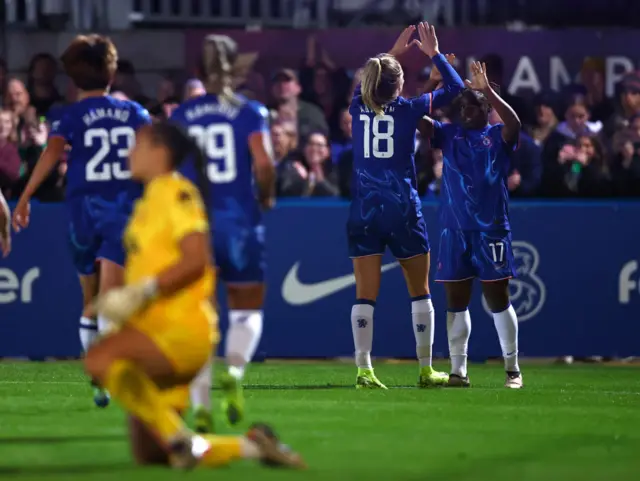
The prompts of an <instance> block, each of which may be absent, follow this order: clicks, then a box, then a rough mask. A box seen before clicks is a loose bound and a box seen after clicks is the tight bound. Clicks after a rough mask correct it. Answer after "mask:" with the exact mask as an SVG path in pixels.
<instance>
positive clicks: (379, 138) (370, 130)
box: [360, 114, 394, 159]
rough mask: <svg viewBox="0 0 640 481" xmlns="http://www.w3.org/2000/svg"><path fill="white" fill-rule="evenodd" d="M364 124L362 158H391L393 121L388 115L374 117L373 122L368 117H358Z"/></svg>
mask: <svg viewBox="0 0 640 481" xmlns="http://www.w3.org/2000/svg"><path fill="white" fill-rule="evenodd" d="M360 120H361V121H362V122H363V124H364V136H363V137H364V158H365V159H368V158H370V157H371V156H372V154H373V157H374V158H376V159H390V158H391V157H393V131H394V121H393V117H391V116H390V115H376V116H375V117H373V120H372V119H371V117H369V116H368V115H364V114H362V115H360ZM385 124H386V125H385Z"/></svg>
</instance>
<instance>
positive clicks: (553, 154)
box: [542, 95, 603, 196]
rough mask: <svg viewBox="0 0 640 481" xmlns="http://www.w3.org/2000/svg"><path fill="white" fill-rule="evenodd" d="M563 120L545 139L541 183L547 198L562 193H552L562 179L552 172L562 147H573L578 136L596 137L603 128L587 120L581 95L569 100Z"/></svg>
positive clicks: (588, 115)
mask: <svg viewBox="0 0 640 481" xmlns="http://www.w3.org/2000/svg"><path fill="white" fill-rule="evenodd" d="M564 118H565V121H564V122H562V123H560V124H559V125H558V126H557V127H556V130H555V131H554V132H553V133H552V134H551V135H549V137H547V140H546V142H545V145H544V150H543V152H542V158H543V162H544V168H543V176H544V178H543V182H542V183H543V186H544V188H545V193H546V195H548V196H555V195H557V194H558V192H560V191H564V189H563V188H560V190H559V191H555V193H553V192H554V187H553V184H554V182H555V181H557V180H558V179H560V178H561V177H562V176H560V175H558V174H559V173H557V172H554V169H555V168H558V167H559V166H560V165H561V164H558V159H559V157H558V155H559V152H560V150H561V149H562V147H563V146H564V145H565V144H573V145H575V141H576V139H577V138H578V137H579V136H582V135H588V136H591V135H598V134H600V132H601V131H602V127H603V125H602V122H591V121H590V120H589V118H590V112H589V108H588V107H587V104H586V102H585V98H584V96H583V95H574V96H572V97H571V98H570V99H569V101H568V102H567V105H566V108H565V112H564ZM547 174H548V175H547ZM547 177H548V178H547ZM554 179H555V181H554ZM558 187H559V185H556V187H555V188H558ZM546 189H550V190H546Z"/></svg>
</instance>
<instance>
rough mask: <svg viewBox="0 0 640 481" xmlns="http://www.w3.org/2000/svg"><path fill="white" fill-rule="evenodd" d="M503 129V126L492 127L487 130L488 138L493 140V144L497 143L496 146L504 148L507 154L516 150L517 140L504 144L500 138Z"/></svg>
mask: <svg viewBox="0 0 640 481" xmlns="http://www.w3.org/2000/svg"><path fill="white" fill-rule="evenodd" d="M503 129H504V124H496V125H492V126H491V127H490V128H489V137H491V140H493V142H494V143H497V145H502V146H504V148H505V150H506V151H507V152H513V151H515V150H517V149H518V144H519V140H516V141H515V142H505V140H504V138H503V137H502V130H503Z"/></svg>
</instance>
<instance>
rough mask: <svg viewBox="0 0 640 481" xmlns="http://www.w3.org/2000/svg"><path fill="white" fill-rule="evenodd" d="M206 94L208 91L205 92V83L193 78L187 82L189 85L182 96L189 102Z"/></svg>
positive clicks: (186, 85)
mask: <svg viewBox="0 0 640 481" xmlns="http://www.w3.org/2000/svg"><path fill="white" fill-rule="evenodd" d="M206 93H207V91H206V90H205V88H204V85H203V83H202V82H201V81H200V80H199V79H197V78H192V79H189V80H187V83H186V84H185V86H184V95H183V96H182V100H183V101H187V100H190V99H194V98H196V97H202V96H203V95H205V94H206Z"/></svg>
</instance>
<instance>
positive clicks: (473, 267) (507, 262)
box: [436, 228, 516, 282]
mask: <svg viewBox="0 0 640 481" xmlns="http://www.w3.org/2000/svg"><path fill="white" fill-rule="evenodd" d="M515 276H516V266H515V260H514V257H513V248H512V240H511V232H510V231H506V230H496V231H489V232H482V231H465V230H456V229H448V228H445V229H443V230H442V234H441V235H440V248H439V251H438V264H437V271H436V281H438V282H453V281H461V280H465V279H471V278H474V277H478V278H479V279H480V280H482V281H498V280H501V279H510V278H512V277H515Z"/></svg>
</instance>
